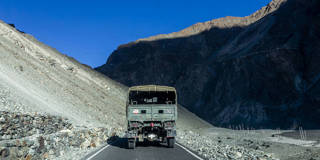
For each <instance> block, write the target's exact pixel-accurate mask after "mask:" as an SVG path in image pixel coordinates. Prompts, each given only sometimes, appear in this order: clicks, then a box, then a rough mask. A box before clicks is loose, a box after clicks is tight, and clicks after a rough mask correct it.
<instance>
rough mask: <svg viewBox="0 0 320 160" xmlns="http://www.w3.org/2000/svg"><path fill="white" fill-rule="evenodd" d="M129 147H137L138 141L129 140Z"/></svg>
mask: <svg viewBox="0 0 320 160" xmlns="http://www.w3.org/2000/svg"><path fill="white" fill-rule="evenodd" d="M128 148H129V149H134V148H136V141H135V140H128Z"/></svg>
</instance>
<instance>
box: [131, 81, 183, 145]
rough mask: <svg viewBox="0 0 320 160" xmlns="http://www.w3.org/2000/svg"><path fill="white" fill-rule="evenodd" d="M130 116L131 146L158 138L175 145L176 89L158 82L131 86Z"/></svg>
mask: <svg viewBox="0 0 320 160" xmlns="http://www.w3.org/2000/svg"><path fill="white" fill-rule="evenodd" d="M126 117H127V121H128V126H127V132H126V136H127V138H128V148H130V149H133V148H135V146H136V142H137V141H140V142H143V141H158V142H163V143H167V145H168V147H170V148H173V147H174V143H175V136H176V120H177V118H178V114H177V93H176V90H175V88H173V87H168V86H157V85H144V86H134V87H130V88H129V92H128V100H127V106H126Z"/></svg>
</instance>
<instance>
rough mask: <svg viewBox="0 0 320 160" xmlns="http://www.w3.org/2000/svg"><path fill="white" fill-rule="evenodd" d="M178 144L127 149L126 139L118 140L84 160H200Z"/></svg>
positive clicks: (143, 144) (143, 145)
mask: <svg viewBox="0 0 320 160" xmlns="http://www.w3.org/2000/svg"><path fill="white" fill-rule="evenodd" d="M197 157H198V156H197V155H195V154H194V153H193V152H191V151H189V150H188V149H186V148H184V147H183V146H181V145H179V144H175V146H174V148H167V147H166V145H165V144H157V143H138V144H137V147H136V148H135V149H127V141H126V139H119V140H118V141H116V142H115V143H113V144H109V145H105V146H104V147H102V148H100V149H98V150H96V151H95V152H92V153H90V154H89V155H87V156H86V157H85V158H84V160H202V158H200V157H198V158H197Z"/></svg>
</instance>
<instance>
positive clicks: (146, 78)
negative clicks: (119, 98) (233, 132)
mask: <svg viewBox="0 0 320 160" xmlns="http://www.w3.org/2000/svg"><path fill="white" fill-rule="evenodd" d="M319 8H320V2H319V1H305V0H288V1H284V0H273V1H272V2H270V4H269V5H267V6H266V7H263V8H262V9H261V10H259V11H257V12H255V13H254V14H252V15H250V16H247V17H243V18H241V17H226V18H220V19H216V20H212V21H209V22H204V23H198V24H195V25H193V26H191V27H189V28H186V29H184V30H182V31H179V32H175V33H171V34H164V35H158V36H153V37H149V38H145V39H140V40H137V41H135V42H131V43H128V44H124V45H121V46H119V47H118V49H117V50H115V51H114V52H113V53H112V54H111V56H110V57H109V58H108V60H107V63H106V64H104V65H102V66H101V67H98V68H96V70H97V71H99V72H101V73H103V74H105V75H107V76H109V77H110V78H112V79H114V80H116V81H119V82H120V83H123V84H125V85H127V86H132V85H140V84H160V85H169V86H175V87H176V88H177V90H178V93H179V94H178V95H179V101H180V103H181V104H182V105H183V106H186V107H187V109H188V110H190V111H191V112H193V113H195V114H197V115H198V116H199V117H201V118H203V119H204V120H206V121H208V122H210V123H211V124H214V125H216V126H225V127H227V126H231V125H233V126H236V125H244V126H248V127H254V128H260V127H262V128H278V127H280V128H296V127H297V126H304V127H306V128H319V126H318V124H319V123H320V119H319V116H318V115H319V114H320V109H319V107H318V106H319V105H318V104H320V85H319V83H318V82H319V77H320V76H319V75H320V68H319V67H318V65H317V62H319V60H320V55H319V49H320V48H319V46H320V44H319V43H320V41H319V39H320V36H319V35H320V23H319V22H320V9H319ZM283 117H286V118H285V119H284V118H283Z"/></svg>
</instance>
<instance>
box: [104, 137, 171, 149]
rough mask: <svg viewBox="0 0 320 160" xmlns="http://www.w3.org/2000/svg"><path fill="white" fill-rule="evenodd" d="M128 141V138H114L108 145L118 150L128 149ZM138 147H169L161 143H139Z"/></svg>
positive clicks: (109, 140)
mask: <svg viewBox="0 0 320 160" xmlns="http://www.w3.org/2000/svg"><path fill="white" fill-rule="evenodd" d="M127 142H128V139H127V138H122V137H118V136H112V137H110V138H109V139H108V140H107V143H108V144H109V145H111V146H115V147H118V148H126V149H128V143H127ZM136 147H138V148H139V147H167V145H166V144H165V143H160V142H149V141H145V142H137V143H136Z"/></svg>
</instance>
